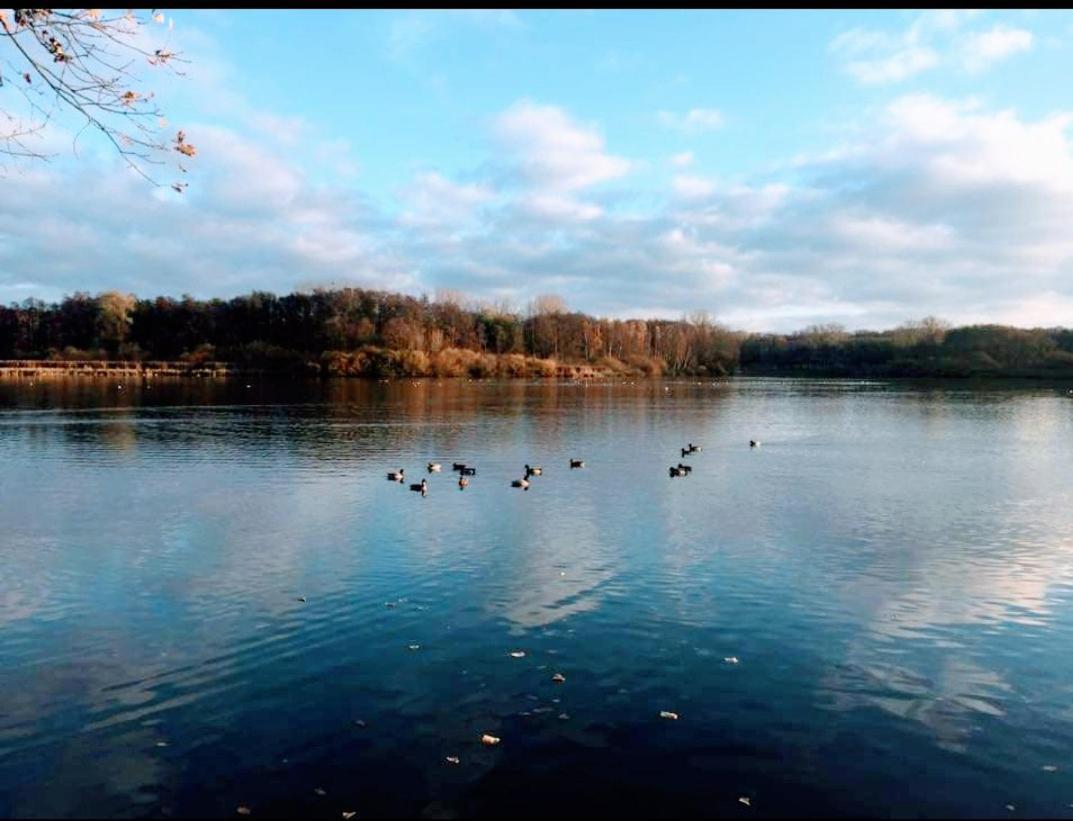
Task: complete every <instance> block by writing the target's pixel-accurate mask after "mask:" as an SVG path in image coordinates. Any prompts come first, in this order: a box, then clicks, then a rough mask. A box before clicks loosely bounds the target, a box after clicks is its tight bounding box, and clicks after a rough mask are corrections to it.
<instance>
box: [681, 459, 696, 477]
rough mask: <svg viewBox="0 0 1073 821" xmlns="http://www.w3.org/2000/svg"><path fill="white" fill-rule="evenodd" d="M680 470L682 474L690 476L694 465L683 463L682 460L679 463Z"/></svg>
mask: <svg viewBox="0 0 1073 821" xmlns="http://www.w3.org/2000/svg"><path fill="white" fill-rule="evenodd" d="M678 472H679V473H680V474H682V475H683V476H688V475H689V474H690V473H692V472H693V466H692V465H683V464H682V463H681V462H679V463H678Z"/></svg>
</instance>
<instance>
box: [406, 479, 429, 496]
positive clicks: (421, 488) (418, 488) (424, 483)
mask: <svg viewBox="0 0 1073 821" xmlns="http://www.w3.org/2000/svg"><path fill="white" fill-rule="evenodd" d="M410 490H412V491H415V492H416V493H420V494H421V495H422V496H424V495H425V494H426V493H428V479H422V480H421V482H420V483H419V484H416V485H410Z"/></svg>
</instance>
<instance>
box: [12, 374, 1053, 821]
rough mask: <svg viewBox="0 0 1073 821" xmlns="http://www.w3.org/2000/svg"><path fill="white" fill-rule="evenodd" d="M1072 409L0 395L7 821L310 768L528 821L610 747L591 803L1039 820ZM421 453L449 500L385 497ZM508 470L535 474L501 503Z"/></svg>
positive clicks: (640, 390)
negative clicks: (543, 783)
mask: <svg viewBox="0 0 1073 821" xmlns="http://www.w3.org/2000/svg"><path fill="white" fill-rule="evenodd" d="M1070 408H1071V405H1070V404H1069V403H1068V402H1064V401H1062V400H1061V399H1060V398H1059V397H1057V396H1056V395H1055V393H1054V391H1053V390H1049V389H1048V388H1047V387H1046V386H1031V387H1028V388H1024V387H1010V386H1002V385H990V386H976V387H973V388H972V389H967V388H950V387H935V386H925V387H924V388H920V387H917V386H914V385H912V384H908V383H898V384H885V383H878V382H876V383H859V382H802V381H783V380H730V381H724V382H718V383H674V382H640V383H638V384H635V385H629V384H602V383H591V384H582V383H579V384H555V383H546V382H540V383H536V382H534V383H525V382H509V383H495V382H472V383H467V382H456V381H451V382H435V381H424V382H418V383H415V384H410V383H402V384H380V383H369V382H361V381H338V382H327V383H320V382H313V383H308V384H288V383H277V384H273V383H257V384H252V385H251V386H250V387H249V388H247V387H246V386H245V385H242V384H235V383H230V382H214V381H212V380H206V381H203V382H196V383H191V382H183V381H174V382H171V383H168V382H165V381H160V382H154V383H153V384H152V385H151V386H149V385H126V386H125V387H124V390H123V391H119V390H118V389H117V388H116V386H114V385H106V384H102V383H99V382H93V381H92V380H83V381H81V382H79V381H77V380H73V381H70V382H68V381H64V380H57V381H54V382H49V383H39V384H35V385H34V386H33V387H32V388H31V387H29V386H15V385H13V384H11V383H4V384H0V458H2V459H3V467H2V468H0V493H2V498H3V499H4V506H3V508H2V509H0V526H2V533H3V539H2V541H0V560H2V561H3V563H4V564H3V566H4V568H5V570H4V581H5V583H4V585H2V586H0V627H2V628H3V629H2V631H0V658H2V659H3V661H4V664H3V665H0V687H2V690H3V692H5V693H7V694H9V695H8V696H7V697H5V699H4V704H3V707H2V708H0V813H2V814H7V815H19V814H22V815H38V814H53V815H69V814H76V813H82V812H91V813H95V814H115V815H139V814H142V815H144V814H159V813H163V812H165V811H166V812H174V813H178V814H182V813H187V814H193V813H199V812H200V813H209V814H219V813H227V814H230V813H231V812H233V809H234V806H236V805H237V804H238V803H244V802H253V801H254V799H257V800H259V801H262V802H270V803H273V804H274V805H275V806H277V807H284V806H286V807H289V808H292V809H295V810H298V811H301V810H310V809H315V806H319V805H314V804H312V803H310V802H313V801H315V800H316V799H314V798H313V797H311V796H312V787H313V786H315V784H313V782H314V781H317V782H318V783H319V782H320V781H331V779H332V778H336V777H337V779H338V780H337V781H336V782H333V783H332V784H330V785H329V786H331V787H332V790H333V791H334V792H333V796H334V795H335V794H336V793H339V794H341V797H340V799H339V800H340V801H342V800H343V799H344V798H346V800H348V801H351V802H352V803H353V802H356V801H357V800H358V798H359V796H358V795H356V794H350V793H348V792H347V790H348V789H350V788H349V787H348V786H347V785H348V784H350V783H352V782H353V778H354V776H353V773H354V772H356V771H357V772H361V773H363V774H364V776H363V777H367V779H368V781H367V782H363V783H364V787H363V790H364V792H363V793H362V796H363V798H362V801H363V806H365V807H366V810H367V811H368V812H370V813H371V814H381V815H405V814H407V812H410V811H414V812H419V811H420V810H422V809H423V808H426V807H428V806H430V805H435V806H437V807H438V808H439V810H441V811H443V812H462V811H463V810H465V809H466V808H468V809H469V810H473V808H474V807H478V808H479V807H487V812H488V813H491V812H492V810H493V809H498V810H503V809H504V806H505V805H504V804H503V803H502V802H504V801H506V802H508V803H509V801H511V800H516V801H519V802H520V801H523V798H522V796H523V795H524V796H525V799H524V800H525V801H528V802H529V804H527V805H526V806H527V807H528V808H529V810H530V811H535V810H536V809H537V808H539V806H540V804H539V802H540V800H541V799H540V798H539V796H537V797H534V796H533V795H532V794H530V793H526V792H525V789H523V788H524V787H525V785H526V784H531V783H534V782H533V781H532V779H534V778H539V777H542V776H541V773H550V775H548V778H553V779H558V780H563V779H565V781H563V783H566V782H567V781H569V782H571V783H573V782H574V781H575V780H576V779H577V778H583V779H588V782H589V783H590V784H600V783H606V779H607V777H608V775H607V773H608V767H612V769H615V771H616V772H625V771H626V770H625V769H624V768H628V767H631V766H634V765H630V764H628V763H625V762H628V761H632V762H636V766H637V767H638V768H640V769H642V770H644V772H645V773H648V775H645V774H644V773H642V772H637V773H634V772H633V770H630V778H631V779H632V780H633V781H634V783H636V784H644V785H645V787H644V790H643V791H641V793H640V794H639V795H635V796H634V797H633V799H632V800H630V801H626V800H621V801H617V799H616V793H615V792H614V791H611V790H607V791H604V792H603V793H599V796H600V799H601V800H603V801H604V802H610V804H608V806H612V807H613V808H614V809H615V810H616V811H618V812H619V813H620V814H626V815H631V814H641V813H642V810H645V809H652V805H649V804H645V800H646V799H645V798H644V797H643V796H644V795H648V796H650V797H652V796H656V795H659V796H660V800H661V801H663V802H664V804H663V805H661V806H663V808H664V810H666V809H668V808H670V809H678V810H681V811H683V812H685V811H687V810H690V809H696V808H697V807H699V806H708V808H709V811H711V812H716V813H722V812H724V811H725V812H727V813H730V812H733V811H735V810H736V808H737V806H738V805H737V804H736V797H737V795H739V794H740V791H741V790H742V789H743V784H745V783H748V784H749V785H750V787H749V789H750V790H751V791H752V792H751V794H752V795H754V797H756V800H757V804H758V806H759V805H760V804H763V806H765V807H766V808H768V809H770V810H771V811H772V812H773V813H776V814H778V813H783V814H794V813H796V812H800V811H801V806H802V805H801V801H802V798H803V796H806V795H807V796H809V797H810V800H811V801H813V802H815V801H821V802H822V801H828V800H829V801H830V802H831V804H830V806H831V807H833V808H834V810H836V811H837V810H839V809H841V811H846V812H850V811H853V810H858V811H861V812H868V813H877V812H884V813H886V812H887V811H888V810H891V808H892V807H898V808H900V811H904V812H915V813H920V812H924V813H929V812H930V813H932V814H943V813H944V812H947V813H949V812H955V813H961V814H992V813H994V814H1000V811H1004V809H1003V808H1004V804H1005V802H1007V801H1009V800H1010V799H1009V798H1008V797H1006V798H1003V799H1002V802H1001V803H998V804H997V809H996V807H993V806H992V803H993V802H998V801H999V796H998V793H999V792H1000V791H1004V793H1005V794H1007V795H1009V794H1014V793H1016V794H1017V795H1018V798H1017V800H1016V801H1015V802H1014V803H1016V804H1017V805H1018V806H1019V807H1022V808H1024V809H1026V811H1031V812H1034V813H1035V814H1045V815H1057V814H1060V813H1061V812H1062V811H1064V807H1065V804H1066V803H1068V802H1067V801H1066V800H1065V796H1064V795H1062V792H1063V790H1066V791H1068V790H1069V789H1073V786H1071V784H1070V782H1069V781H1068V776H1067V775H1066V774H1064V773H1053V774H1051V775H1049V776H1048V777H1049V779H1050V780H1049V781H1044V782H1042V783H1035V782H1032V783H1031V790H1028V788H1027V786H1026V785H1028V783H1029V781H1028V780H1027V779H1028V776H1026V775H1025V773H1024V772H1023V771H1022V770H1021V769H1019V767H1020V765H1018V764H1016V763H1015V759H1016V758H1017V756H1018V755H1020V756H1022V757H1024V756H1029V757H1031V758H1032V760H1033V761H1037V760H1038V761H1040V762H1045V761H1046V760H1048V759H1049V757H1053V755H1054V754H1055V751H1056V750H1060V749H1062V748H1063V745H1067V744H1068V743H1069V742H1070V741H1073V711H1071V710H1070V708H1069V707H1068V704H1069V703H1070V698H1069V697H1070V696H1071V695H1073V692H1071V690H1073V687H1071V685H1070V684H1069V683H1068V682H1070V681H1073V662H1071V661H1067V660H1066V659H1065V658H1064V657H1063V654H1061V653H1056V652H1055V651H1054V648H1056V647H1061V646H1064V642H1065V641H1067V640H1068V639H1069V638H1071V635H1070V634H1071V627H1073V618H1070V616H1071V611H1070V608H1069V600H1070V599H1069V597H1070V590H1071V589H1073V579H1071V577H1070V568H1071V562H1070V554H1071V547H1073V514H1071V513H1070V511H1071V510H1073V505H1071V502H1073V495H1071V492H1070V491H1069V490H1068V488H1069V487H1070V479H1071V478H1073V474H1071V471H1073V467H1071V466H1073V459H1071V458H1070V457H1071V456H1073V436H1071V434H1073V413H1071V410H1070ZM751 438H759V439H761V440H762V441H763V443H764V444H763V446H762V447H761V448H758V449H751V448H749V447H748V440H749V439H751ZM689 441H693V442H700V443H702V444H703V445H704V450H703V451H702V452H701V453H699V454H695V455H694V456H691V457H689V459H687V460H686V461H688V462H690V463H691V464H693V466H694V472H693V474H692V475H691V476H690V477H687V478H683V479H675V480H669V479H668V478H667V475H666V467H667V465H668V464H672V463H676V462H677V461H679V451H678V449H679V448H680V447H681V446H682V445H683V444H685V443H686V442H689ZM573 457H579V458H583V459H585V462H586V467H585V468H584V469H582V470H573V471H572V470H570V469H569V467H568V465H569V459H570V458H573ZM429 460H435V461H440V462H442V463H444V464H445V466H447V465H450V463H451V462H453V461H464V462H467V463H470V464H474V465H476V466H477V469H478V471H477V475H476V476H474V477H472V480H471V484H470V486H469V487H468V488H466V490H464V491H459V489H458V487H457V485H456V484H455V480H456V476H455V475H454V474H452V473H451V472H450V471H449V470H445V471H444V472H443V473H442V474H433V475H429V476H428V479H429V483H430V491H429V494H428V496H427V497H424V498H422V497H421V496H420V495H419V494H414V493H410V492H409V491H408V490H407V488H406V487H405V486H399V485H398V484H394V483H389V482H386V481H385V480H384V478H383V473H384V470H386V469H390V468H395V467H398V466H404V467H406V468H407V473H408V474H410V475H412V476H413V477H414V481H417V480H419V479H420V478H421V477H422V476H424V475H426V474H424V473H423V471H422V468H423V466H424V464H425V463H426V462H427V461H429ZM527 462H528V463H530V464H542V465H543V466H544V468H545V475H544V476H541V477H537V478H534V480H533V484H532V487H531V488H530V490H529V491H520V490H515V489H512V488H510V487H509V482H510V480H511V479H513V478H518V477H519V476H520V475H521V471H522V466H523V465H524V464H526V463H527ZM300 598H301V599H305V601H300ZM411 645H413V646H416V647H418V648H419V649H417V650H410V649H409V647H410V646H411ZM515 648H523V649H524V650H525V651H526V655H525V656H524V657H521V658H518V659H515V658H512V657H510V656H509V655H507V651H508V650H510V649H515ZM730 656H736V657H740V660H741V663H740V664H738V665H732V664H729V663H727V662H725V661H724V658H727V657H730ZM556 670H564V671H566V673H567V682H566V683H565V684H564V685H556V684H554V683H552V682H551V681H550V676H551V673H552V672H553V671H556ZM556 699H557V700H556ZM661 709H674V710H676V711H678V712H680V713H681V714H682V716H683V719H682V721H680V722H678V723H677V724H675V726H674V727H673V728H672V727H671V726H669V723H668V722H660V721H659V719H658V713H659V710H661ZM560 715H566V716H567V717H566V718H560ZM355 716H361V717H363V718H364V719H365V720H367V721H368V722H369V723H370V726H371V725H373V724H375V725H376V727H377V732H376V733H366V734H360V733H356V731H355V730H354V726H355V725H354V724H353V720H354V718H355ZM653 716H655V718H653ZM481 732H494V733H495V734H497V735H500V734H501V735H502V736H503V737H504V738H505V739H508V740H507V741H505V742H504V744H503V745H502V746H501V747H500V748H498V749H483V748H482V747H481V745H480V744H479V736H480V733H481ZM251 733H255V734H256V738H257V743H256V744H255V745H250V743H249V738H250V734H251ZM161 742H162V743H163V745H162V746H158V745H159V744H161ZM251 746H252V749H251ZM459 751H461V755H462V757H463V760H464V761H472V762H473V769H466V768H465V767H460V768H458V769H452V770H451V771H450V773H451V774H449V775H445V774H444V772H443V757H444V755H447V754H457V753H459ZM595 751H599V755H600V756H603V758H598V757H596V754H595ZM909 751H911V753H910V752H909ZM1014 751H1017V752H1016V754H1015V753H1014ZM619 755H621V756H623V757H624V758H622V759H618V758H615V756H619ZM284 758H286V759H287V761H288V763H287V764H286V765H284V764H283V763H282V760H283V759H284ZM847 759H848V760H851V761H852V762H854V763H853V765H852V766H853V767H857V768H859V770H858V771H857V777H859V778H861V779H871V781H870V787H869V789H868V790H864V791H862V792H861V795H867V796H870V798H867V799H863V798H859V797H858V798H853V797H848V796H847V795H846V793H845V786H844V784H843V783H842V780H843V779H844V778H845V777H846V765H845V763H844V762H845V761H846V760H847ZM612 761H614V762H615V763H614V765H612V763H611V762H612ZM773 761H778V762H779V764H778V766H774V765H773V764H772V762H773ZM538 762H539V764H538ZM914 762H915V763H914ZM921 762H923V764H922V763H921ZM960 762H966V764H965V765H963V764H962V763H960ZM921 766H924V767H926V768H927V769H928V771H929V772H931V773H934V780H931V781H929V780H928V778H930V777H931V776H928V777H922V776H921V774H920V768H921ZM1034 766H1035V765H1034ZM541 768H544V769H541ZM269 772H271V773H272V775H271V776H269V775H267V773H269ZM1035 772H1037V773H1038V772H1042V771H1041V770H1039V767H1038V766H1036V769H1035ZM214 773H223V774H224V782H221V783H222V786H221V787H220V788H219V789H218V790H215V791H214V792H213V795H211V796H209V795H205V794H202V793H201V792H200V791H199V790H198V789H196V788H195V787H194V786H193V785H196V784H198V783H206V781H207V780H209V779H212V778H215V777H216V776H214V775H213V774H214ZM332 773H337V775H334V776H333V775H332ZM44 774H47V775H48V778H47V781H48V783H51V784H53V785H58V787H55V786H54V788H52V789H49V790H44V789H42V788H41V786H40V784H42V783H45V780H43V778H44ZM658 778H662V779H664V783H665V784H673V785H674V789H673V791H672V792H671V793H669V794H665V793H664V792H662V791H661V790H662V788H661V787H660V786H659V782H658ZM348 779H350V780H349V781H348ZM944 783H946V784H958V785H960V786H958V787H957V788H954V789H951V788H944V786H943V784H944ZM490 784H500V785H501V786H500V787H497V788H495V790H493V788H492V787H491V786H489V785H490ZM713 784H714V785H715V790H716V793H718V794H720V795H721V794H722V793H721V791H724V790H725V792H726V793H727V801H728V804H727V806H723V805H721V804H720V805H718V807H717V808H715V809H713V808H712V807H714V806H715V805H710V804H705V803H704V802H705V801H710V800H712V799H711V798H710V796H711V795H712V794H713V793H712V789H713V787H712V785H713ZM389 785H394V786H395V788H389ZM489 790H493V793H492V794H494V795H495V797H496V800H495V802H493V804H494V806H492V805H490V804H485V803H481V802H483V801H487V800H490V799H488V795H489V792H488V791H489ZM597 792H598V791H597ZM299 793H301V796H302V797H298V795H299ZM544 794H545V796H546V800H547V801H549V802H551V801H552V800H553V799H554V798H555V796H556V795H557V794H556V792H555V790H554V789H549V790H548V791H547V792H546V793H544ZM596 794H597V793H594V794H593V795H594V796H595V795H596ZM512 795H513V796H515V797H514V799H511V796H512ZM906 796H911V797H912V798H913V799H914V800H915V802H916V803H912V802H910V803H909V804H906V803H904V802H905V801H906V800H907V799H906V798H905V797H906ZM562 797H563V796H561V795H559V798H562ZM594 800H595V799H594ZM651 800H655V799H654V798H652V799H651ZM719 800H722V799H719ZM287 802H290V803H287ZM496 802H499V803H496ZM861 802H863V803H861ZM549 806H550V805H549ZM810 806H813V807H815V806H817V804H815V803H813V804H811V805H810ZM823 806H825V807H826V806H828V805H826V804H825V805H823ZM323 808H324V807H320V809H323ZM336 809H338V808H335V807H334V805H333V811H335V810H336ZM317 811H318V812H319V811H320V810H319V809H318V810H317ZM891 811H893V810H891ZM477 814H480V813H479V812H477Z"/></svg>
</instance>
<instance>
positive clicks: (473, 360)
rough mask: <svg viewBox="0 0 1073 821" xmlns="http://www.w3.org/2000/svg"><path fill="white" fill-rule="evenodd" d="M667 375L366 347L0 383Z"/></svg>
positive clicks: (17, 375) (46, 373) (646, 364)
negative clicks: (314, 355)
mask: <svg viewBox="0 0 1073 821" xmlns="http://www.w3.org/2000/svg"><path fill="white" fill-rule="evenodd" d="M661 375H663V368H662V363H661V362H660V361H659V360H655V359H650V358H646V357H645V358H642V357H636V358H634V359H632V360H630V361H625V362H624V361H622V360H618V359H614V358H608V357H605V358H603V359H601V360H600V361H598V362H595V363H588V362H580V363H579V362H562V361H558V360H555V359H542V358H538V357H533V356H523V355H521V354H492V353H482V352H479V351H470V350H465V349H458V348H448V349H445V350H442V351H438V352H436V353H434V354H429V353H425V352H423V351H397V350H390V349H385V348H375V347H371V346H370V347H365V348H361V349H359V350H356V351H327V352H325V353H323V354H322V355H321V356H319V357H317V358H305V357H301V356H286V357H278V358H274V359H270V360H267V361H261V362H253V363H242V362H217V361H182V360H179V361H133V360H106V359H78V360H64V359H17V360H14V359H13V360H0V379H48V378H67V377H96V378H107V379H117V378H122V379H151V378H162V377H185V378H217V379H220V378H223V379H227V378H249V377H293V376H303V377H314V378H316V377H342V378H362V379H385V378H387V379H390V378H406V379H413V378H423V377H432V378H439V379H443V378H471V379H485V378H502V379H610V378H615V377H637V378H644V377H650V376H661Z"/></svg>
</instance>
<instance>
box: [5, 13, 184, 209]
mask: <svg viewBox="0 0 1073 821" xmlns="http://www.w3.org/2000/svg"><path fill="white" fill-rule="evenodd" d="M143 16H145V17H147V18H148V19H149V20H152V21H155V22H156V23H162V22H163V20H164V17H163V15H162V14H159V13H157V12H156V10H155V9H153V10H151V11H150V12H148V14H145V13H144V12H143V13H142V14H138V13H135V12H134V11H130V12H128V13H126V14H124V15H116V16H105V15H104V13H103V12H102V10H101V9H67V10H55V9H11V10H7V9H0V58H4V59H2V65H3V66H6V67H7V68H9V69H11V73H10V74H8V73H7V72H6V71H4V72H0V156H3V155H6V156H8V157H31V158H34V159H43V158H45V157H46V155H45V154H44V153H43V152H39V151H35V150H33V149H32V148H30V147H29V144H28V142H27V140H28V139H29V138H34V137H37V138H40V137H41V136H43V132H44V130H45V126H46V125H47V124H48V123H49V122H50V121H51V120H53V119H54V117H55V115H56V114H57V113H58V112H61V111H65V112H68V113H74V114H77V115H78V116H80V117H81V118H82V120H83V121H84V122H83V125H82V127H81V128H80V129H79V131H78V133H77V134H76V135H75V136H74V138H73V140H72V148H73V149H74V152H75V154H76V156H77V153H78V149H77V144H78V140H79V137H80V136H81V134H82V133H83V132H84V131H86V129H90V130H93V131H96V132H98V133H100V134H103V135H104V137H105V139H106V140H107V141H108V142H109V143H110V144H111V145H112V147H113V148H114V149H115V150H116V152H117V153H118V154H119V156H120V157H121V158H122V159H123V161H124V162H125V163H126V164H127V165H128V166H129V167H130V168H131V169H133V170H134V171H135V172H137V173H138V174H140V175H141V176H142V177H143V178H145V179H146V180H148V181H149V182H151V183H153V184H154V185H159V184H160V183H158V182H157V181H156V180H155V179H153V178H152V177H151V176H150V175H149V174H148V173H147V171H146V170H145V166H146V165H162V164H164V160H163V159H162V157H164V156H173V155H171V153H170V152H171V151H177V152H178V153H179V154H181V155H182V156H183V157H185V158H191V157H193V156H195V154H196V149H195V148H194V146H193V145H191V144H190V143H188V142H186V138H185V134H183V132H181V131H180V132H179V133H178V134H177V135H176V136H175V137H174V138H172V139H169V138H168V137H167V136H165V134H164V133H163V131H162V126H163V123H164V122H166V121H165V120H164V117H163V113H162V112H161V111H160V109H159V108H157V106H156V103H155V98H154V95H153V93H152V92H151V91H149V92H145V91H141V90H139V89H138V88H136V86H137V84H138V82H139V79H138V76H137V74H136V71H135V66H136V64H137V63H138V62H139V60H140V58H144V59H145V60H146V62H147V63H148V64H149V65H150V66H152V67H154V68H158V67H161V66H164V67H166V68H168V69H170V70H172V71H175V73H176V74H180V75H181V74H182V72H180V71H178V70H177V69H176V64H178V63H182V62H185V61H184V60H182V58H181V57H180V56H179V55H178V54H177V53H176V52H174V51H172V50H170V49H169V48H168V47H167V45H166V44H165V45H164V46H161V47H160V48H154V47H152V45H147V43H148V41H147V40H146V38H145V37H144V36H143V29H144V27H146V26H147V25H149V24H148V22H147V21H146V20H144V19H142V17H143ZM5 45H6V46H7V47H8V48H6V49H4V48H2V47H3V46H5ZM5 50H6V51H7V52H8V54H7V55H4V54H3V51H5ZM15 90H17V91H18V93H19V95H20V96H21V97H22V98H23V100H24V101H25V109H26V114H25V116H23V117H19V116H16V115H14V114H13V113H12V112H11V111H10V108H9V106H8V105H7V101H8V100H10V99H12V98H11V97H9V96H7V94H8V93H10V92H13V91H15ZM5 98H6V99H5ZM48 98H50V99H51V100H52V104H51V106H49V107H46V106H45V105H43V104H42V101H43V100H44V99H48ZM5 121H6V124H5ZM176 159H177V158H176ZM179 170H180V171H182V172H184V173H185V168H182V166H181V165H180V166H179ZM185 187H186V184H185V183H182V184H178V183H173V184H172V188H175V189H176V190H183V189H185Z"/></svg>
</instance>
